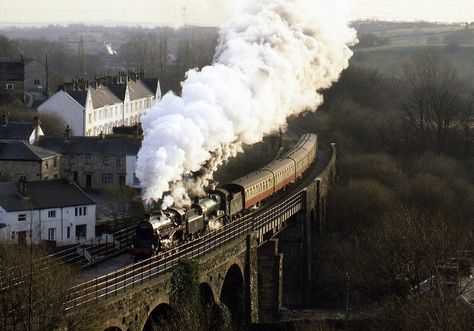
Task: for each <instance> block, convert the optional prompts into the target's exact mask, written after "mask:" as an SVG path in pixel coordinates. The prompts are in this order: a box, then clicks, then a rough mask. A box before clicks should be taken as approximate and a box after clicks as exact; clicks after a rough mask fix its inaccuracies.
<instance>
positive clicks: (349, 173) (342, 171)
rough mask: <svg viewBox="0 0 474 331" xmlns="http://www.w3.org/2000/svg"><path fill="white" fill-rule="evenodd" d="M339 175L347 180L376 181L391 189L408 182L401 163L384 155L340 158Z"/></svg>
mask: <svg viewBox="0 0 474 331" xmlns="http://www.w3.org/2000/svg"><path fill="white" fill-rule="evenodd" d="M338 173H339V175H340V176H342V177H344V178H347V179H352V180H353V179H368V180H374V181H377V182H380V183H381V184H383V185H386V186H388V187H391V188H394V187H396V186H399V185H401V183H402V182H404V181H405V180H406V176H405V174H404V172H403V171H402V170H401V169H400V164H399V162H398V161H396V160H395V159H394V158H393V157H391V156H389V155H387V154H383V153H378V154H362V153H358V154H349V155H345V156H344V157H343V158H340V162H339V169H338Z"/></svg>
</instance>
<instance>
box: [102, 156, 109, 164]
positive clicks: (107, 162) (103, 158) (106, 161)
mask: <svg viewBox="0 0 474 331" xmlns="http://www.w3.org/2000/svg"><path fill="white" fill-rule="evenodd" d="M102 164H103V165H109V156H107V155H104V156H102Z"/></svg>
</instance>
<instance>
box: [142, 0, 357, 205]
mask: <svg viewBox="0 0 474 331" xmlns="http://www.w3.org/2000/svg"><path fill="white" fill-rule="evenodd" d="M240 7H241V9H240V10H239V12H238V13H237V14H236V15H235V17H234V18H233V19H232V20H231V21H230V22H229V23H228V24H226V25H225V26H223V27H222V28H221V30H220V32H219V43H218V46H217V49H216V54H215V57H214V63H213V64H212V65H211V66H207V67H204V68H203V69H202V70H201V71H197V70H190V71H188V72H187V77H186V80H185V81H184V82H183V83H182V94H181V97H178V96H176V95H174V94H172V93H168V94H166V95H165V96H164V97H163V98H162V100H161V101H159V102H158V103H157V104H156V105H155V106H154V107H153V109H152V110H151V111H150V112H149V113H148V114H146V115H145V116H143V117H142V123H143V130H144V139H143V143H142V147H141V149H140V152H139V154H138V161H137V172H136V174H137V177H138V178H139V179H140V181H141V183H142V185H143V187H144V198H145V199H146V200H150V199H155V200H156V199H160V198H161V197H162V196H163V194H164V193H165V192H166V193H169V194H170V196H172V197H173V199H169V198H167V199H165V200H166V201H165V205H164V206H163V207H166V206H168V205H171V204H172V203H173V202H174V203H175V204H177V205H187V204H189V203H190V198H189V195H193V196H194V195H196V196H199V195H203V194H204V188H205V187H206V186H207V185H208V184H209V181H210V180H211V179H212V174H213V172H214V171H215V170H216V169H217V167H218V166H219V165H221V164H222V163H223V162H224V161H225V160H227V159H228V158H230V157H233V156H235V155H236V154H237V153H238V152H239V151H241V150H242V146H243V144H254V143H256V142H259V141H261V140H262V138H263V137H264V136H265V135H268V134H270V133H272V132H274V131H276V130H278V129H279V128H281V127H284V126H285V124H286V118H287V117H288V116H290V115H294V114H298V113H301V112H303V111H307V110H310V111H315V110H316V109H317V107H318V106H319V105H320V104H321V103H322V102H323V99H322V96H321V94H320V93H318V91H320V90H321V89H324V88H327V87H329V86H330V85H331V84H332V83H333V82H334V81H336V80H337V79H338V78H339V75H340V73H341V71H342V70H343V69H345V68H346V67H347V66H348V63H349V59H350V57H351V56H352V51H351V50H350V49H349V46H350V45H352V44H354V43H355V41H356V37H355V36H356V34H355V31H354V30H353V29H351V28H349V27H348V9H349V8H348V4H347V2H346V1H342V0H340V1H338V0H259V1H255V3H251V4H250V3H249V4H245V5H242V6H240Z"/></svg>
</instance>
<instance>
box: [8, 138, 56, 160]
mask: <svg viewBox="0 0 474 331" xmlns="http://www.w3.org/2000/svg"><path fill="white" fill-rule="evenodd" d="M53 156H59V155H58V154H57V153H55V152H51V151H49V150H46V149H44V148H41V147H38V146H34V145H30V144H27V143H25V142H23V141H9V142H0V160H4V161H6V160H10V161H41V160H44V159H47V158H50V157H53Z"/></svg>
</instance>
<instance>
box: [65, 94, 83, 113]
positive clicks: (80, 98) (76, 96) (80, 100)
mask: <svg viewBox="0 0 474 331" xmlns="http://www.w3.org/2000/svg"><path fill="white" fill-rule="evenodd" d="M66 93H67V94H69V95H70V96H71V97H72V98H73V99H74V100H76V101H77V103H78V104H80V105H81V106H82V107H84V109H85V108H86V101H87V91H66Z"/></svg>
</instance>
